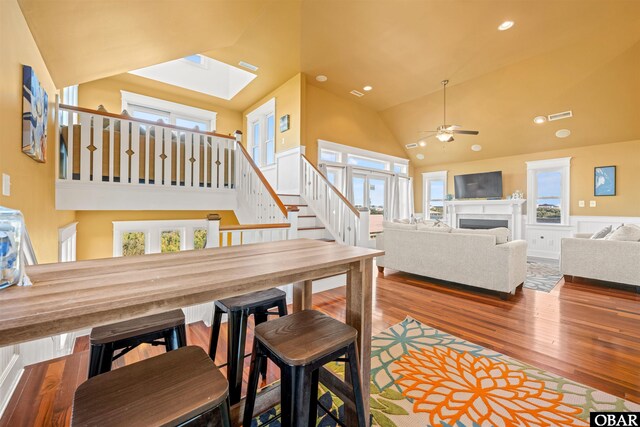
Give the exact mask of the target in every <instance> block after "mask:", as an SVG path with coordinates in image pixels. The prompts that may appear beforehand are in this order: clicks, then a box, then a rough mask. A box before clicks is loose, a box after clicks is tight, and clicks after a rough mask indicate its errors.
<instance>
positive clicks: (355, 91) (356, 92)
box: [349, 89, 364, 98]
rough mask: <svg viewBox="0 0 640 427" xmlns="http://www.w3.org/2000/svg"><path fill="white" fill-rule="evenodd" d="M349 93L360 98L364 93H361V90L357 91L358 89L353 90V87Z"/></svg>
mask: <svg viewBox="0 0 640 427" xmlns="http://www.w3.org/2000/svg"><path fill="white" fill-rule="evenodd" d="M349 93H350V94H351V95H355V96H357V97H358V98H360V97H361V96H364V93H362V92H358V91H357V90H355V89H354V90H352V91H351V92H349Z"/></svg>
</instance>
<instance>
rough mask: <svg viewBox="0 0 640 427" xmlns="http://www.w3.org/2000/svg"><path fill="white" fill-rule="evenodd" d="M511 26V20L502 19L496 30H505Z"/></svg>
mask: <svg viewBox="0 0 640 427" xmlns="http://www.w3.org/2000/svg"><path fill="white" fill-rule="evenodd" d="M511 27H513V21H504V22H503V23H502V24H500V25H498V30H500V31H507V30H508V29H509V28H511Z"/></svg>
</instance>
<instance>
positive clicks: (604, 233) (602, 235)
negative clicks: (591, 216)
mask: <svg viewBox="0 0 640 427" xmlns="http://www.w3.org/2000/svg"><path fill="white" fill-rule="evenodd" d="M612 228H613V226H612V225H608V226H606V227H605V228H603V229H602V230H600V231H597V232H595V233H593V235H592V236H591V237H590V238H591V239H593V240H595V239H604V238H605V237H607V234H609V233H611V229H612Z"/></svg>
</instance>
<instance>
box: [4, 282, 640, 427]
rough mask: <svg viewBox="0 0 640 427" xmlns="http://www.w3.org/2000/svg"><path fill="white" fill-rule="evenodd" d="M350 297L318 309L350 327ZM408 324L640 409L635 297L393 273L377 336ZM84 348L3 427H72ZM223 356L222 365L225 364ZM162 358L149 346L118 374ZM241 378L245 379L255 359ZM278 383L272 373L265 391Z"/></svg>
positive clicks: (378, 301)
mask: <svg viewBox="0 0 640 427" xmlns="http://www.w3.org/2000/svg"><path fill="white" fill-rule="evenodd" d="M344 293H345V289H344V288H338V289H333V290H330V291H326V292H322V293H319V294H315V295H314V296H313V303H314V306H315V308H317V309H319V310H321V311H323V312H325V313H327V314H329V315H331V316H333V317H336V318H338V319H341V320H344V314H345V313H344V312H345V295H344ZM406 316H411V317H413V318H414V319H417V320H419V321H421V322H423V323H426V324H428V325H430V326H433V327H435V328H438V329H440V330H442V331H445V332H448V333H451V334H454V335H456V336H459V337H461V338H464V339H467V340H469V341H472V342H475V343H477V344H480V345H483V346H486V347H489V348H491V349H494V350H496V351H499V352H501V353H504V354H507V355H509V356H512V357H514V358H516V359H519V360H522V361H524V362H527V363H530V364H532V365H535V366H538V367H540V368H543V369H546V370H549V371H552V372H555V373H556V374H559V375H562V376H565V377H567V378H569V379H572V380H574V381H578V382H580V383H583V384H586V385H589V386H592V387H595V388H598V389H600V390H603V391H605V392H608V393H611V394H614V395H616V396H620V397H623V398H625V399H629V400H631V401H634V402H636V403H640V295H639V294H636V293H634V292H633V291H631V290H628V288H627V289H620V288H613V287H608V286H605V285H602V284H596V283H587V282H582V281H578V282H577V283H576V282H567V283H564V281H561V283H560V284H559V285H558V286H557V287H556V288H555V289H554V290H553V291H552V292H551V293H549V294H546V293H544V292H537V291H532V290H528V289H523V290H518V292H517V294H516V295H515V296H513V297H512V298H511V299H510V300H508V301H502V300H501V299H500V298H499V297H498V296H497V295H496V294H495V293H491V292H484V291H481V290H477V289H472V288H467V287H464V286H460V285H452V284H443V283H439V282H438V283H436V282H435V281H426V279H424V278H421V277H418V276H413V275H410V274H404V273H396V272H393V271H391V270H386V274H385V275H378V277H377V280H376V286H375V292H374V310H373V317H374V318H373V333H374V334H376V333H378V332H380V331H382V330H384V329H386V328H388V327H389V326H391V325H393V324H395V323H397V322H400V321H401V320H403V319H404V318H405V317H406ZM225 336H226V333H222V334H221V337H225ZM249 339H250V340H251V339H252V336H251V334H249ZM187 340H188V342H189V343H190V344H195V345H200V346H202V347H204V348H207V346H208V341H209V329H208V328H207V327H206V326H205V325H204V324H203V323H196V324H192V325H190V326H189V328H188V331H187ZM222 341H226V340H222ZM87 344H88V343H87V340H86V338H85V339H80V340H78V341H77V342H76V349H75V352H74V354H72V355H70V356H66V357H62V358H59V359H55V360H50V361H46V362H43V363H39V364H36V365H32V366H29V367H27V368H26V369H25V372H24V374H23V376H22V378H21V380H20V383H19V385H18V388H17V390H16V392H15V394H14V395H13V397H12V400H11V402H10V403H9V406H8V407H7V410H6V411H5V414H4V416H3V417H2V418H1V419H0V426H2V427H4V426H11V427H13V426H43V425H47V426H66V425H69V420H70V415H71V402H72V399H73V393H74V391H75V389H76V387H77V386H78V385H79V384H80V383H81V382H83V381H84V380H85V379H86V372H87V361H88V351H87ZM225 346H226V342H223V343H222V344H221V347H220V348H219V350H218V355H219V356H218V358H219V360H216V362H217V363H223V360H224V359H225V358H226V356H225V354H226V347H225ZM162 351H163V350H162V349H161V348H154V347H150V346H144V347H142V348H139V349H137V350H136V351H132V352H130V353H129V354H127V355H126V356H125V357H124V358H123V359H124V360H118V361H117V364H116V365H117V366H120V365H122V364H123V363H126V364H128V363H134V362H136V361H138V360H141V359H144V358H146V357H149V356H152V355H154V354H158V353H160V352H162ZM223 371H224V370H223ZM244 374H245V379H246V378H247V377H248V359H247V360H246V363H245V371H244ZM276 377H277V372H276V369H274V367H273V366H270V369H269V378H268V379H267V382H272V381H273V380H275V379H276Z"/></svg>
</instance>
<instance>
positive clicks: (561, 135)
mask: <svg viewBox="0 0 640 427" xmlns="http://www.w3.org/2000/svg"><path fill="white" fill-rule="evenodd" d="M569 135H571V131H570V130H569V129H560V130H559V131H557V132H556V136H557V137H558V138H566V137H568V136H569Z"/></svg>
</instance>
